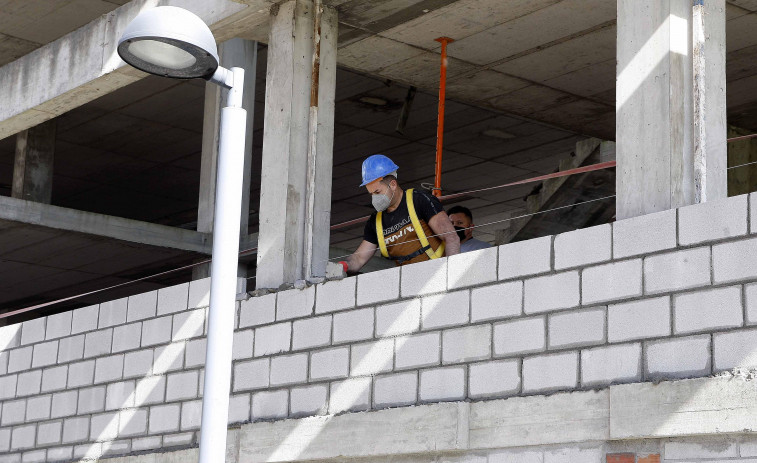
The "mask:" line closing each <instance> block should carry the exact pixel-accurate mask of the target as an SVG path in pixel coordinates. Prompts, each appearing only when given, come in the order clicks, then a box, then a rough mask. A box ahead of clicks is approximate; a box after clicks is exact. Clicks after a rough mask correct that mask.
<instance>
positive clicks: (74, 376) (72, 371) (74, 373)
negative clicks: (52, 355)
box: [67, 360, 95, 388]
mask: <svg viewBox="0 0 757 463" xmlns="http://www.w3.org/2000/svg"><path fill="white" fill-rule="evenodd" d="M94 379H95V361H94V360H86V361H84V362H77V363H72V364H70V365H69V366H68V383H67V384H68V387H69V388H72V387H79V386H87V385H90V384H92V382H93V381H94Z"/></svg>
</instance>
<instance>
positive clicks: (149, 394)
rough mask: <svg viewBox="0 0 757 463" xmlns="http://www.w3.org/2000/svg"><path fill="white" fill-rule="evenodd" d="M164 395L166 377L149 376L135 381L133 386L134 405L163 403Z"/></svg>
mask: <svg viewBox="0 0 757 463" xmlns="http://www.w3.org/2000/svg"><path fill="white" fill-rule="evenodd" d="M165 397H166V377H165V376H149V377H147V378H142V379H140V380H139V381H137V386H136V387H135V388H134V406H135V407H141V406H143V405H151V404H159V403H163V402H164V400H165Z"/></svg>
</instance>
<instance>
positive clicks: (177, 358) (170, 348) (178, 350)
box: [152, 342, 186, 375]
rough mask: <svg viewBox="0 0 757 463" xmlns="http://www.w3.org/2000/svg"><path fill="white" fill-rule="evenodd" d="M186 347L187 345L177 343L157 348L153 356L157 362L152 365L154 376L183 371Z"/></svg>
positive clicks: (154, 361)
mask: <svg viewBox="0 0 757 463" xmlns="http://www.w3.org/2000/svg"><path fill="white" fill-rule="evenodd" d="M185 346H186V344H185V343H183V342H177V343H173V344H168V345H165V346H161V347H158V348H156V349H155V353H154V354H153V357H154V358H155V360H153V364H152V374H154V375H162V374H163V373H167V372H169V371H176V370H181V368H182V361H183V360H184V347H185Z"/></svg>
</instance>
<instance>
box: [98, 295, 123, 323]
mask: <svg viewBox="0 0 757 463" xmlns="http://www.w3.org/2000/svg"><path fill="white" fill-rule="evenodd" d="M126 307H127V298H122V299H116V300H115V301H108V302H103V303H102V304H100V318H99V320H98V323H97V327H98V328H101V329H102V328H108V327H111V326H115V325H123V324H124V323H126Z"/></svg>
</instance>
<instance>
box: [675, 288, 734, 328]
mask: <svg viewBox="0 0 757 463" xmlns="http://www.w3.org/2000/svg"><path fill="white" fill-rule="evenodd" d="M673 317H674V318H673V324H674V325H673V332H674V333H676V334H682V333H694V332H698V331H710V330H715V329H721V328H731V327H737V326H742V325H743V324H744V311H743V308H742V306H741V286H730V287H726V288H717V289H708V290H705V291H697V292H695V293H687V294H677V295H675V296H673Z"/></svg>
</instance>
